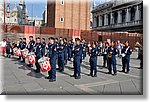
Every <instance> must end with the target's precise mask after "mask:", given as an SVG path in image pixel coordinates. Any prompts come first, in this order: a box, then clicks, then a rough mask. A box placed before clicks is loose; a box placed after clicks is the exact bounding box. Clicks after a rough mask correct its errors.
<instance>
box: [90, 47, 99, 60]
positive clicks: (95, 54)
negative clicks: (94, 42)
mask: <svg viewBox="0 0 150 102" xmlns="http://www.w3.org/2000/svg"><path fill="white" fill-rule="evenodd" d="M97 53H98V50H97V48H92V49H91V53H90V54H91V56H90V58H97Z"/></svg>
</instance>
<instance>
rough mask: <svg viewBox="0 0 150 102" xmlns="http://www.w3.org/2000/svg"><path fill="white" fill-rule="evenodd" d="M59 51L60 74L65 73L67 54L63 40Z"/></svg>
mask: <svg viewBox="0 0 150 102" xmlns="http://www.w3.org/2000/svg"><path fill="white" fill-rule="evenodd" d="M57 50H58V67H59V72H63V71H64V61H65V60H64V54H65V45H64V41H63V40H61V41H60V43H59V48H58V49H57Z"/></svg>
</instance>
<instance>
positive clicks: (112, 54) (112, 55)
mask: <svg viewBox="0 0 150 102" xmlns="http://www.w3.org/2000/svg"><path fill="white" fill-rule="evenodd" d="M115 44H116V42H115V41H112V43H111V46H110V47H109V48H108V71H109V72H108V73H107V74H112V66H113V72H114V74H113V75H117V69H116V55H117V48H116V47H115Z"/></svg>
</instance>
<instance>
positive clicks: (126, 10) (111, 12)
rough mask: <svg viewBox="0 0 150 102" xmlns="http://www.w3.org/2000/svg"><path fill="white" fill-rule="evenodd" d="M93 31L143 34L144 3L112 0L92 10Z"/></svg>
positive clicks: (136, 0) (134, 0) (140, 1)
mask: <svg viewBox="0 0 150 102" xmlns="http://www.w3.org/2000/svg"><path fill="white" fill-rule="evenodd" d="M92 14H93V25H92V30H94V31H102V32H137V33H141V34H142V33H143V1H142V0H111V1H110V2H106V3H104V4H100V5H99V6H97V7H95V8H94V9H93V10H92Z"/></svg>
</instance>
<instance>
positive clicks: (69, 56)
mask: <svg viewBox="0 0 150 102" xmlns="http://www.w3.org/2000/svg"><path fill="white" fill-rule="evenodd" d="M72 50H73V43H72V40H70V41H69V43H68V60H69V61H71V58H72Z"/></svg>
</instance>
